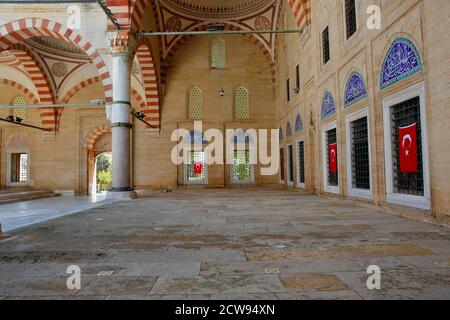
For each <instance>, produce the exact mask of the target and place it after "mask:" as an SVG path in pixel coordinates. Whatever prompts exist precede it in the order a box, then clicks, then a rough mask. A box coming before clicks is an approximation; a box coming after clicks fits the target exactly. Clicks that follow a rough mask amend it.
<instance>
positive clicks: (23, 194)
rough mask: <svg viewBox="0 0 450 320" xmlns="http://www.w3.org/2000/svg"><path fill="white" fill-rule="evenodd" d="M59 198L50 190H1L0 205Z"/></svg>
mask: <svg viewBox="0 0 450 320" xmlns="http://www.w3.org/2000/svg"><path fill="white" fill-rule="evenodd" d="M55 196H59V194H57V193H55V192H53V191H52V190H2V191H1V192H0V205H2V204H8V203H15V202H21V201H31V200H37V199H45V198H52V197H55Z"/></svg>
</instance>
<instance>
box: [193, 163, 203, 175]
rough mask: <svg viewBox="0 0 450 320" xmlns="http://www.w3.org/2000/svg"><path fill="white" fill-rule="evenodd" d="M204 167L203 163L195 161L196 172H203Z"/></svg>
mask: <svg viewBox="0 0 450 320" xmlns="http://www.w3.org/2000/svg"><path fill="white" fill-rule="evenodd" d="M202 169H203V163H201V162H195V163H194V174H201V173H202Z"/></svg>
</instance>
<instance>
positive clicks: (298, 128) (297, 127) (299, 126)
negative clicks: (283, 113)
mask: <svg viewBox="0 0 450 320" xmlns="http://www.w3.org/2000/svg"><path fill="white" fill-rule="evenodd" d="M301 131H303V120H302V117H301V116H300V114H297V118H295V132H296V133H297V132H301Z"/></svg>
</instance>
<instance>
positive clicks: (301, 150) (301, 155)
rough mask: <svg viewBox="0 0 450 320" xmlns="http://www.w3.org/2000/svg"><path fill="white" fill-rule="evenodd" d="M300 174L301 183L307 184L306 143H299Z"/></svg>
mask: <svg viewBox="0 0 450 320" xmlns="http://www.w3.org/2000/svg"><path fill="white" fill-rule="evenodd" d="M298 172H299V183H305V143H304V142H303V141H299V142H298Z"/></svg>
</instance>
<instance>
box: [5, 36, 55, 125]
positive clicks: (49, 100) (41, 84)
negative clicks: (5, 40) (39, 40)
mask: <svg viewBox="0 0 450 320" xmlns="http://www.w3.org/2000/svg"><path fill="white" fill-rule="evenodd" d="M13 48H14V49H13V50H10V52H11V53H12V54H14V56H15V57H16V58H17V60H18V61H19V62H20V63H21V65H22V66H23V67H24V69H25V71H26V72H27V74H28V76H29V77H30V79H31V81H33V83H34V85H35V87H36V90H37V92H38V97H39V103H41V104H53V103H55V99H54V95H53V92H52V89H51V87H50V82H49V80H48V77H47V75H46V73H45V71H44V70H43V69H42V68H41V67H40V63H39V62H38V61H36V60H35V56H34V55H33V53H32V52H30V50H29V49H28V48H27V47H25V46H23V45H22V44H15V45H14V46H13ZM39 114H40V118H41V126H42V127H43V128H45V129H47V130H48V131H56V127H57V126H56V118H57V111H56V109H55V108H53V107H46V108H39Z"/></svg>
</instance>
